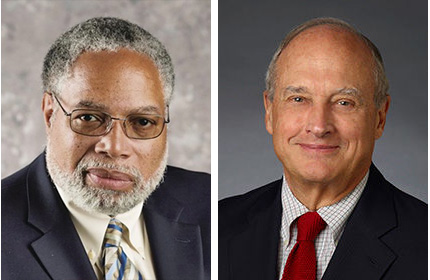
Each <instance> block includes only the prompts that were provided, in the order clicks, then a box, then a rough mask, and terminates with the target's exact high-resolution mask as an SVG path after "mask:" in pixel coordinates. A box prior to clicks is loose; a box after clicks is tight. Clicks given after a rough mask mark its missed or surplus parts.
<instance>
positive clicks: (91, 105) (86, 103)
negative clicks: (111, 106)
mask: <svg viewBox="0 0 430 280" xmlns="http://www.w3.org/2000/svg"><path fill="white" fill-rule="evenodd" d="M76 108H87V109H92V110H99V111H103V112H106V111H108V107H107V106H106V105H104V104H101V103H96V102H93V101H90V100H81V101H80V102H79V103H78V104H76ZM128 114H161V112H160V108H158V107H157V106H153V105H148V106H140V107H137V108H134V109H132V110H130V111H129V112H128Z"/></svg>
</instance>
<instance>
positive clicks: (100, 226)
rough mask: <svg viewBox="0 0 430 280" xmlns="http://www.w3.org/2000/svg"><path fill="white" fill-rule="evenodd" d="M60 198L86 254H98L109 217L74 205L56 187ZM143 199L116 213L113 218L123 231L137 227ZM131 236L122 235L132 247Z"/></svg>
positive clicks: (132, 240) (65, 194)
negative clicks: (122, 211)
mask: <svg viewBox="0 0 430 280" xmlns="http://www.w3.org/2000/svg"><path fill="white" fill-rule="evenodd" d="M57 190H58V192H59V194H60V197H61V199H62V200H63V202H64V204H65V205H66V207H67V209H68V210H69V212H70V216H71V218H72V221H73V224H74V225H75V228H76V230H77V232H78V234H79V237H80V238H81V241H82V243H83V245H84V248H85V250H86V252H87V253H88V254H95V256H99V255H100V253H101V249H102V245H103V240H104V236H105V232H106V229H107V226H108V224H109V221H110V219H111V217H110V216H109V215H106V214H101V213H97V212H88V211H86V210H84V209H82V208H81V207H79V206H78V205H76V204H75V203H74V202H73V200H72V199H71V198H70V196H69V195H68V194H67V192H65V191H63V190H61V188H57ZM142 207H143V201H142V202H141V203H139V204H138V205H136V206H135V207H133V208H132V209H131V210H129V211H127V212H125V213H122V214H119V215H117V216H116V217H115V218H116V219H118V220H120V221H121V222H122V223H123V224H124V225H125V226H126V227H127V229H128V230H126V231H124V232H134V229H135V227H137V228H139V227H138V223H139V222H140V219H139V217H140V216H141V213H142ZM133 236H134V235H131V236H123V238H124V239H125V240H126V241H127V242H128V243H129V244H130V245H131V246H133V247H135V249H136V248H138V247H140V246H136V240H135V238H133ZM136 250H137V249H136ZM90 252H92V253H90ZM139 253H140V254H141V256H142V257H145V255H144V251H141V250H139Z"/></svg>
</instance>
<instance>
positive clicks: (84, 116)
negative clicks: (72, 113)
mask: <svg viewBox="0 0 430 280" xmlns="http://www.w3.org/2000/svg"><path fill="white" fill-rule="evenodd" d="M78 118H79V119H80V120H81V121H85V122H96V121H101V119H100V117H97V116H96V115H92V114H82V115H80V116H78Z"/></svg>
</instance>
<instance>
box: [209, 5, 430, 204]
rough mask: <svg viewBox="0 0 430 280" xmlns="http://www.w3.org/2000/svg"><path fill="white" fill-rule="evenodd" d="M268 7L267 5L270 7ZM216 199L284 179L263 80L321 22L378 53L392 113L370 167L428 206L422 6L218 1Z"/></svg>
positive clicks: (425, 14) (424, 9) (425, 61)
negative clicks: (354, 33)
mask: <svg viewBox="0 0 430 280" xmlns="http://www.w3.org/2000/svg"><path fill="white" fill-rule="evenodd" d="M267 2H269V1H267ZM218 13H219V66H218V67H219V78H218V79H219V104H218V105H219V120H218V126H219V132H218V133H219V148H218V149H219V155H218V159H219V198H224V197H227V196H231V195H234V194H240V193H243V192H246V191H248V190H251V189H253V188H255V187H258V186H262V185H263V184H266V183H268V182H270V181H273V180H275V179H279V178H280V177H281V176H282V168H281V164H280V162H278V159H277V158H276V156H275V153H274V151H273V148H272V140H271V136H270V135H269V134H268V133H267V132H266V130H265V126H264V106H263V97H262V92H263V90H264V75H265V71H266V69H267V66H268V64H269V61H270V59H271V56H272V55H273V52H274V51H275V49H276V48H277V46H278V44H279V43H280V41H281V40H282V38H283V37H284V36H285V35H286V34H287V33H288V31H290V30H291V29H292V28H293V27H294V26H296V25H299V24H300V23H302V22H304V21H306V20H308V19H311V18H314V17H321V16H331V17H338V18H340V19H343V20H346V21H347V22H349V23H350V24H352V25H354V26H355V27H356V28H358V29H359V30H360V31H361V32H362V33H364V34H365V35H366V36H367V37H368V38H369V39H370V40H372V41H373V42H374V43H375V44H376V45H377V46H378V48H379V50H380V51H381V53H382V56H383V58H384V61H385V67H386V72H387V76H388V79H389V81H390V94H391V97H392V102H391V106H390V109H389V112H388V118H387V124H386V128H385V132H384V135H383V136H382V138H381V139H379V140H378V141H377V142H376V148H375V153H374V162H375V164H376V166H377V167H378V168H379V169H380V171H381V172H382V173H383V174H384V175H385V177H386V178H387V179H388V180H389V181H391V182H392V183H393V184H394V185H396V186H397V187H399V188H400V189H402V190H404V191H406V192H408V193H410V194H412V195H414V196H416V197H418V198H420V199H422V200H424V201H427V1H416V0H414V1H407V2H405V1H342V0H337V1H309V0H306V1H275V2H273V1H270V4H269V3H266V2H264V4H263V1H255V2H253V1H246V0H240V1H238V0H236V1H219V10H218Z"/></svg>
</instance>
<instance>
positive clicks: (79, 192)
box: [46, 141, 168, 216]
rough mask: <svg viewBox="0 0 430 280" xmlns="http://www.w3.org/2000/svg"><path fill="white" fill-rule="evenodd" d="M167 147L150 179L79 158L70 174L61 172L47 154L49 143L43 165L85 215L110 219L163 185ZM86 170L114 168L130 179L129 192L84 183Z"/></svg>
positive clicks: (130, 169) (132, 169)
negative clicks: (96, 215)
mask: <svg viewBox="0 0 430 280" xmlns="http://www.w3.org/2000/svg"><path fill="white" fill-rule="evenodd" d="M167 150H168V149H167V146H166V150H165V151H164V155H163V158H162V160H161V162H160V165H159V166H158V168H157V169H156V170H155V172H154V174H153V175H152V176H151V177H147V178H146V177H145V176H144V175H143V174H142V173H141V172H140V171H139V170H138V169H137V168H135V167H128V166H124V165H119V164H116V163H111V162H103V161H100V160H95V159H91V158H82V160H81V161H80V162H79V163H78V166H77V167H76V169H75V170H74V172H73V173H71V174H68V173H66V172H64V171H62V170H61V168H60V166H59V165H58V163H57V161H56V160H55V156H54V155H53V154H52V152H51V151H50V143H49V141H48V145H47V149H46V163H47V168H48V172H49V175H50V176H51V179H52V181H53V183H54V185H55V186H56V187H57V188H60V189H61V190H63V191H64V192H65V193H67V195H68V196H69V197H70V198H71V200H72V201H73V203H74V204H76V205H77V206H78V207H80V208H82V209H84V210H85V211H88V212H98V213H102V214H107V215H110V216H116V215H118V214H121V213H124V212H127V211H129V210H131V209H132V208H133V207H135V206H136V205H137V204H139V203H140V202H142V201H143V202H145V201H146V200H147V199H148V197H149V196H150V195H151V194H152V193H153V192H154V190H155V189H156V188H157V187H158V186H159V185H160V184H161V183H162V181H163V176H164V172H165V170H166V165H167V154H168V152H167ZM89 168H106V169H114V170H117V171H119V172H123V173H127V174H130V175H132V176H133V178H134V185H133V188H132V190H131V191H116V190H108V189H103V188H98V187H94V186H91V185H88V184H86V183H85V175H86V174H87V170H88V169H89Z"/></svg>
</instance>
